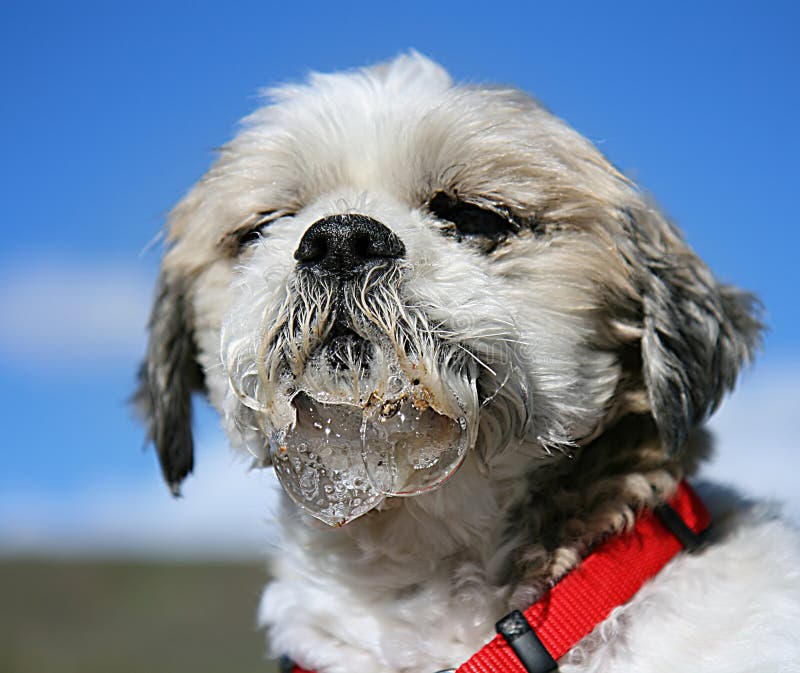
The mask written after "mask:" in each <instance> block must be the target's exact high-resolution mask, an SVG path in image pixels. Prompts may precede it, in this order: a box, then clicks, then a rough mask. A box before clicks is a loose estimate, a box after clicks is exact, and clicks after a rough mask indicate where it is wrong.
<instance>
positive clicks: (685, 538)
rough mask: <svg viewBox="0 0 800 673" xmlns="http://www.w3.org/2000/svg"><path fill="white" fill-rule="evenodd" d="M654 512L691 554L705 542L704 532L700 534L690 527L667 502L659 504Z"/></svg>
mask: <svg viewBox="0 0 800 673" xmlns="http://www.w3.org/2000/svg"><path fill="white" fill-rule="evenodd" d="M653 512H654V513H655V515H656V516H657V517H658V520H659V521H660V522H661V523H662V524H663V525H664V528H666V529H667V530H668V531H669V532H670V533H672V534H673V535H674V536H675V537H676V538H678V542H680V543H681V544H682V545H683V548H684V549H685V550H686V551H687V552H689V553H690V554H692V553H694V552H696V551H697V550H698V549H699V548H700V547H701V546H702V545H703V544H704V543H705V536H704V535H703V534H700V535H698V534H697V533H695V532H694V531H693V530H692V529H691V528H689V526H687V525H686V522H685V521H684V520H683V519H682V518H681V515H680V514H678V513H677V512H676V511H675V510H674V509H673V508H672V507H670V506H669V505H668V504H667V503H663V504H661V505H658V507H656V508H655V509H654V510H653Z"/></svg>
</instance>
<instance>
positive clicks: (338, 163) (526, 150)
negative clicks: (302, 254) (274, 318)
mask: <svg viewBox="0 0 800 673" xmlns="http://www.w3.org/2000/svg"><path fill="white" fill-rule="evenodd" d="M268 96H269V102H268V104H267V105H265V106H264V107H262V108H261V109H259V110H257V111H256V112H254V113H253V114H252V115H250V116H249V117H248V118H247V119H246V120H245V121H244V124H243V128H242V131H241V132H240V133H239V134H238V135H237V136H236V138H234V139H233V140H232V141H231V142H230V143H229V144H228V145H226V146H225V147H224V148H223V150H222V152H221V155H220V158H219V159H218V160H217V162H216V163H215V164H214V166H213V167H212V168H211V169H210V170H209V172H208V173H207V174H206V176H204V178H203V179H202V180H201V181H200V182H199V183H198V185H197V186H196V187H195V188H194V189H193V190H192V192H190V194H189V195H187V197H186V198H185V199H184V200H183V201H182V202H181V204H179V206H178V207H177V208H176V210H175V211H174V212H173V214H172V217H171V218H170V238H171V240H172V241H173V242H174V243H175V244H176V245H175V248H174V249H173V252H174V254H170V255H169V259H168V260H167V264H168V265H169V264H170V263H171V261H172V259H174V258H176V257H180V258H182V259H183V260H184V262H186V261H187V260H190V261H191V264H190V266H191V267H194V268H195V269H199V268H202V267H203V266H207V265H208V264H210V263H213V262H214V258H215V257H216V256H218V254H219V241H220V240H221V239H223V238H224V237H225V236H226V235H230V234H231V233H232V232H235V231H237V230H239V229H240V228H241V227H242V226H243V224H246V223H247V222H248V221H250V220H251V219H252V218H253V217H254V216H256V215H257V214H258V213H263V212H265V211H269V212H273V211H279V212H285V213H300V212H301V211H303V210H304V209H305V208H306V207H308V206H309V205H310V204H313V203H315V201H317V200H319V199H320V198H322V197H328V196H330V195H336V194H337V193H348V194H359V193H361V194H364V195H374V194H383V195H388V196H390V197H391V201H392V202H393V203H396V204H400V205H401V206H403V207H408V208H412V209H414V208H419V207H422V206H425V205H426V204H427V203H428V201H429V200H430V199H431V197H432V196H433V195H434V194H435V193H436V192H437V191H445V192H448V193H451V194H458V195H459V196H460V197H467V198H469V197H475V198H478V199H482V200H487V201H490V202H494V203H501V204H504V206H507V207H509V208H510V209H512V210H515V211H516V212H518V213H521V214H523V215H524V216H529V215H532V216H538V215H539V214H540V213H541V212H542V211H543V210H546V209H548V208H552V204H553V203H555V202H559V203H563V202H564V195H565V194H566V195H567V196H569V200H571V201H572V202H578V201H582V200H584V199H588V200H596V199H597V198H598V195H602V198H608V199H610V200H614V201H619V200H620V198H618V197H619V196H620V194H621V191H625V190H627V189H628V185H627V184H623V183H624V179H621V176H619V174H618V173H616V171H614V169H613V167H611V166H610V164H608V162H606V160H605V159H604V158H603V157H602V155H600V153H599V152H597V150H596V149H595V148H594V147H593V146H592V145H591V143H589V142H588V141H586V140H585V139H584V138H583V137H582V136H580V135H579V134H577V133H576V132H574V131H573V130H572V129H570V128H569V127H568V126H567V125H566V124H564V123H563V122H561V121H560V120H559V119H557V118H556V117H554V116H552V115H550V114H549V113H548V112H547V111H545V110H544V109H543V108H541V106H539V105H538V104H537V103H535V102H534V101H533V100H532V99H531V98H530V97H529V96H527V95H526V94H524V93H522V92H520V91H518V90H515V89H511V88H507V87H491V86H462V85H454V84H453V82H452V81H451V80H450V78H449V76H448V75H447V74H446V73H445V72H444V70H442V69H441V68H440V67H439V66H437V65H436V64H434V63H432V62H431V61H428V60H427V59H424V58H423V57H420V56H418V55H413V54H412V55H409V56H405V57H401V58H399V59H396V60H395V61H393V62H391V63H390V64H388V65H384V66H378V67H373V68H368V69H364V70H359V71H355V72H350V73H343V74H333V75H314V76H312V77H311V78H310V79H309V81H308V83H306V84H303V85H294V86H284V87H280V88H277V89H274V90H272V91H270V92H268ZM581 208H583V209H584V210H586V208H584V206H581ZM183 247H187V248H188V247H191V254H188V253H189V251H188V250H187V251H186V253H187V254H183V252H182V248H183ZM181 266H185V264H182V265H181ZM184 271H191V269H190V268H186V269H184Z"/></svg>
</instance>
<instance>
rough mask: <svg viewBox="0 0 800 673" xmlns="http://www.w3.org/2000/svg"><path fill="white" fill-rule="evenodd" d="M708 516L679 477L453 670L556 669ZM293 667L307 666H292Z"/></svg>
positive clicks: (540, 672) (537, 672) (536, 672)
mask: <svg viewBox="0 0 800 673" xmlns="http://www.w3.org/2000/svg"><path fill="white" fill-rule="evenodd" d="M710 521H711V519H710V516H709V514H708V511H707V510H706V508H705V506H704V505H703V503H702V501H701V500H700V498H699V497H698V496H697V494H696V493H695V492H694V491H693V490H692V488H691V487H690V486H689V485H688V484H687V483H686V482H685V481H684V482H681V484H680V485H679V487H678V490H677V492H676V494H675V495H674V497H673V498H672V499H671V500H670V502H669V505H668V506H664V505H662V506H661V507H660V508H658V509H657V510H656V511H655V512H645V513H643V514H642V515H641V516H640V517H639V518H638V519H637V522H636V525H635V526H634V527H633V529H632V530H631V531H629V532H626V533H621V534H619V535H615V536H614V537H611V538H609V539H608V540H606V541H605V542H603V543H602V544H601V545H600V546H598V547H597V548H596V549H595V550H594V551H593V552H592V553H591V554H589V556H587V557H586V558H585V559H584V560H583V561H582V562H581V564H580V565H579V566H578V567H577V568H575V569H574V570H573V571H572V572H570V573H569V574H568V575H566V576H565V577H564V578H562V579H561V580H560V581H559V582H558V583H557V584H556V585H555V586H553V588H552V589H551V590H550V591H549V592H547V594H545V595H544V596H543V597H542V598H541V600H539V601H538V602H537V603H534V604H533V605H531V606H530V607H529V608H528V609H527V610H525V613H524V619H523V618H522V616H521V615H519V613H512V614H511V615H509V617H506V618H504V619H503V620H501V621H500V622H498V631H499V634H498V635H497V636H495V638H493V639H492V640H491V641H490V642H489V643H487V644H486V645H485V646H484V647H483V648H481V649H480V650H479V651H478V652H476V653H475V654H474V655H473V656H472V657H471V658H470V659H469V660H468V661H467V662H465V663H464V664H462V665H461V666H459V668H458V669H457V673H546V672H547V671H553V670H556V665H555V661H556V660H558V659H560V658H561V657H562V656H564V655H565V654H566V653H567V652H568V651H569V650H571V649H572V648H573V647H574V646H575V645H576V644H577V643H578V642H580V641H581V640H582V639H583V638H584V637H586V636H587V635H588V634H589V633H591V631H592V630H593V629H594V627H595V626H597V625H598V624H599V623H600V622H602V621H604V620H605V619H606V618H607V617H608V615H609V614H610V613H611V611H612V610H613V609H614V608H615V607H617V606H620V605H623V604H625V603H627V602H628V601H629V600H630V599H631V598H633V596H634V595H635V594H636V592H638V591H639V589H640V588H641V587H642V585H643V584H644V583H645V582H647V580H649V579H651V578H652V577H654V576H655V575H657V574H658V572H659V571H660V570H661V569H662V568H663V567H664V566H665V565H666V564H667V563H668V562H669V561H670V559H672V558H673V557H674V556H675V555H676V554H677V553H678V552H679V551H681V550H682V549H683V548H684V547H687V546H692V543H693V542H695V541H696V540H697V536H698V535H699V534H700V533H702V532H703V531H704V530H705V529H706V528H707V527H708V526H709V524H710ZM526 622H527V623H526ZM531 652H533V654H531ZM523 662H524V663H523ZM293 673H311V672H310V671H306V670H304V669H302V668H300V667H299V666H295V667H294V668H293ZM432 673H433V672H432Z"/></svg>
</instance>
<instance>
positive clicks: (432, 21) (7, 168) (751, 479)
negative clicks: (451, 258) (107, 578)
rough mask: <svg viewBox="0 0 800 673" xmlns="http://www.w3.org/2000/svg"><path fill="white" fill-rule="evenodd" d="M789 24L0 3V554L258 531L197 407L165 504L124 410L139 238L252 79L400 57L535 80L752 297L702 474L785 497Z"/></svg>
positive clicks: (147, 237)
mask: <svg viewBox="0 0 800 673" xmlns="http://www.w3.org/2000/svg"><path fill="white" fill-rule="evenodd" d="M799 19H800V10H798V9H797V6H796V5H794V4H792V3H769V2H758V3H744V2H742V3H719V4H713V3H702V4H701V3H676V2H670V3H632V2H631V3H626V2H619V3H591V2H585V3H582V2H571V3H539V2H528V3H504V2H494V3H491V4H489V3H474V4H471V3H465V2H459V3H447V2H445V3H413V2H409V3H403V4H402V5H398V4H396V3H395V4H388V3H384V4H382V3H375V2H371V3H365V2H362V3H357V2H356V3H319V4H309V3H302V2H295V3H265V2H251V3H243V2H231V3H226V4H225V6H224V7H223V6H222V5H221V3H203V2H194V3H188V2H186V3H177V2H173V3H159V4H156V3H150V2H136V3H124V2H116V3H110V2H95V3H88V2H73V3H61V2H53V3H40V2H25V3H14V2H4V3H3V4H2V6H0V62H2V64H3V65H2V70H0V78H2V89H1V90H2V92H3V95H2V96H0V136H1V137H2V145H1V147H2V152H3V156H2V163H0V172H2V175H1V179H0V185H2V193H3V199H2V201H3V217H2V224H1V225H0V226H2V232H3V245H2V247H0V315H2V316H3V325H0V409H2V418H3V433H2V436H3V442H4V444H5V446H4V448H3V451H2V453H0V548H1V547H2V546H3V544H4V540H5V543H6V544H7V545H10V544H12V543H14V544H17V543H19V544H21V545H23V546H24V544H28V545H29V546H31V547H36V545H46V542H47V540H52V538H53V531H54V530H61V531H66V533H65V537H71V538H72V539H75V538H76V537H79V534H80V533H81V531H83V532H86V531H89V530H94V531H95V533H94V534H93V535H94V537H93V538H92V539H93V540H95V541H96V542H97V541H98V540H99V541H100V542H98V544H99V546H101V547H102V546H103V544H107V545H108V546H110V547H113V546H114V539H113V538H114V537H115V536H117V537H119V536H122V537H124V536H125V534H127V533H126V531H128V532H129V531H134V532H135V531H136V530H140V533H138V534H137V535H138V537H137V535H135V534H133V533H130V536H129V537H130V539H131V540H133V542H131V544H134V545H135V544H139V543H140V542H142V540H145V539H148V540H150V542H149V543H148V544H151V545H152V547H153V548H154V549H163V548H164V545H166V546H169V544H170V540H171V539H173V538H170V535H172V536H173V537H174V536H175V535H177V533H176V532H175V528H174V526H175V525H178V524H179V525H180V530H181V531H182V532H181V535H185V536H186V538H187V540H189V541H188V542H186V544H188V545H191V544H193V543H192V542H191V540H190V539H189V538H192V536H195V538H192V539H197V540H202V538H203V534H204V531H209V530H215V531H216V530H218V529H220V530H221V529H230V528H231V526H230V520H236V521H239V522H242V523H241V525H240V526H238V527H235V528H237V530H239V531H240V534H239V537H236V536H234V537H235V539H232V541H231V545H232V547H235V546H236V545H237V544H238V545H240V547H241V548H244V547H247V545H253V544H256V543H255V542H254V540H256V539H258V536H259V534H260V532H261V531H260V529H259V530H257V531H256V532H255V533H254V532H253V531H254V528H255V529H258V528H259V526H262V525H263V524H262V522H263V519H264V516H265V515H262V514H261V513H260V510H259V509H258V508H257V507H254V506H253V503H254V502H257V501H259V502H260V500H261V499H262V498H263V492H264V491H265V490H266V489H267V488H272V486H271V481H270V480H269V478H268V477H263V476H255V475H250V476H248V477H246V479H249V481H248V482H247V483H248V485H247V487H243V486H241V487H240V482H239V481H237V480H239V479H242V473H243V468H242V466H240V465H238V464H236V463H235V462H234V461H232V460H231V459H230V458H229V457H228V455H227V454H226V452H225V450H224V448H223V445H224V440H223V439H222V437H221V435H220V433H219V430H218V429H217V426H216V421H215V419H214V417H213V415H212V414H210V413H209V412H208V411H207V410H203V409H201V413H200V418H199V432H198V436H199V438H200V442H199V443H200V459H201V460H200V464H199V468H198V477H197V478H196V480H195V482H194V485H190V486H189V487H187V497H186V498H184V501H190V502H189V504H186V502H182V503H181V504H178V505H175V504H174V503H172V502H171V501H170V500H169V498H167V496H166V494H165V493H164V492H163V489H162V488H161V486H160V484H159V475H158V472H157V469H156V464H155V459H154V456H153V455H152V452H151V451H143V450H142V433H141V430H140V429H139V428H138V426H137V425H136V424H135V423H134V422H133V420H132V419H131V414H130V412H129V410H128V409H127V407H126V406H125V399H126V398H127V396H128V395H129V392H130V390H131V387H132V382H133V375H134V371H135V369H136V366H137V363H138V359H139V357H140V354H141V352H142V350H143V346H144V323H145V321H146V316H147V311H148V302H149V298H150V294H151V288H152V283H153V279H154V276H155V269H156V266H157V263H158V256H159V248H158V245H156V246H150V247H148V245H149V244H150V243H151V241H152V240H153V238H154V236H155V235H156V234H157V233H158V231H159V228H160V227H161V225H162V223H163V220H164V216H165V214H166V212H168V210H169V209H170V207H171V206H172V205H173V204H174V203H175V202H176V201H177V200H178V199H179V198H180V196H181V195H182V194H183V193H184V191H185V190H186V189H188V187H189V186H190V185H191V184H192V182H193V181H195V180H196V179H197V178H198V177H199V176H200V175H201V174H202V172H203V171H204V169H205V168H206V167H207V166H208V165H209V163H210V161H211V160H212V158H213V148H214V147H217V146H219V145H220V144H222V143H224V142H225V141H226V140H227V139H229V138H230V137H231V135H232V134H233V133H234V131H235V128H236V122H237V120H238V119H239V118H241V117H242V116H243V115H245V114H247V113H248V112H250V111H251V110H252V109H253V108H254V107H255V106H256V105H257V104H258V100H257V96H256V94H257V92H258V90H259V89H260V88H261V87H265V86H269V85H273V84H276V83H281V82H285V81H290V80H295V79H298V78H302V77H304V76H305V74H306V73H308V72H309V71H311V70H321V71H331V70H337V69H341V68H349V67H355V66H360V65H366V64H370V63H373V62H375V61H380V60H385V59H387V58H390V57H392V56H394V55H396V54H397V53H399V52H401V51H404V50H406V49H408V48H415V49H417V50H419V51H421V52H422V53H424V54H426V55H428V56H430V57H432V58H434V59H436V60H438V61H439V62H441V63H442V64H443V65H444V66H445V67H447V68H448V69H449V70H450V71H451V73H452V74H453V75H454V76H455V77H456V78H457V79H462V80H470V81H494V82H504V83H513V84H515V85H517V86H519V87H521V88H523V89H525V90H526V91H529V92H530V93H532V94H533V95H535V96H536V97H537V98H539V99H540V100H542V101H543V102H544V103H545V104H546V105H547V106H548V107H549V108H550V109H551V110H553V111H554V112H556V113H557V114H558V115H559V116H561V117H563V118H565V119H566V120H567V121H569V122H570V123H571V124H572V125H573V126H575V127H576V128H577V129H578V130H579V131H581V132H582V133H583V134H585V135H586V136H588V137H589V138H590V139H591V140H592V141H594V142H595V143H596V144H598V145H599V147H600V148H601V149H602V150H603V151H604V152H605V153H606V154H607V155H608V156H609V157H610V158H611V159H612V161H614V162H615V163H616V164H617V165H618V166H619V167H620V168H621V169H622V170H623V171H624V172H626V173H627V174H629V175H630V176H632V177H633V178H634V179H635V180H637V181H638V182H639V183H640V184H642V185H643V186H644V187H645V188H646V189H647V190H649V191H650V192H651V193H652V194H653V195H654V196H655V198H656V199H657V201H658V202H659V203H660V204H661V205H662V206H663V207H664V209H665V210H666V212H667V213H668V214H669V215H670V216H671V217H673V218H674V219H675V220H676V221H677V222H678V223H679V224H680V225H681V227H682V228H683V229H684V231H685V232H686V235H687V238H688V240H689V241H690V243H691V244H692V245H693V246H694V247H695V249H696V250H697V251H698V252H699V253H700V254H701V255H702V256H703V257H704V258H705V259H706V260H707V261H708V262H709V264H710V265H711V267H712V268H713V269H714V270H715V272H716V273H717V274H718V276H719V277H721V278H723V279H725V280H729V281H733V282H736V283H737V284H740V285H742V286H744V287H747V288H749V289H752V290H755V291H756V292H757V293H758V294H759V295H760V296H761V297H762V299H763V300H764V303H765V305H766V307H767V319H768V322H769V324H770V328H771V331H770V333H769V336H768V338H767V340H766V350H765V354H764V356H763V357H762V359H761V361H760V364H759V365H758V366H757V367H756V369H755V370H754V371H753V372H752V373H750V374H749V375H748V376H747V377H746V378H745V382H744V384H743V386H742V390H741V392H740V393H738V394H737V396H735V397H734V398H733V399H732V400H731V402H730V404H729V405H728V407H726V408H725V409H723V411H722V413H721V415H720V418H719V419H718V420H717V421H715V423H716V427H717V429H718V431H719V433H720V434H721V435H722V439H723V442H722V444H723V448H722V449H721V450H720V454H719V455H720V458H719V459H718V461H717V463H715V466H714V468H713V469H714V470H717V472H713V470H712V474H717V475H719V476H721V477H723V478H725V479H731V480H734V481H736V480H739V481H741V482H742V483H744V484H745V485H746V486H752V487H753V488H754V489H755V490H757V491H759V492H762V493H764V494H770V493H773V492H774V493H777V494H781V493H783V491H782V490H781V489H784V490H785V491H786V492H787V493H790V494H791V493H792V492H793V491H794V490H796V489H795V487H794V484H793V483H792V481H790V480H789V479H788V477H787V476H785V475H787V474H791V473H792V472H793V471H794V468H796V467H797V465H798V459H797V457H796V455H797V451H796V449H797V448H798V447H797V446H796V444H795V443H794V439H793V437H792V435H793V434H794V433H793V431H792V422H793V420H794V418H795V417H796V416H797V413H798V412H800V394H798V386H797V383H796V382H797V380H798V379H797V377H798V375H800V336H799V335H800V312H798V310H797V299H796V292H797V288H799V287H800V268H799V267H800V265H798V264H797V261H796V260H797V249H798V244H800V233H798V224H797V216H796V214H795V213H796V206H795V202H796V198H797V185H798V182H799V180H798V178H800V171H798V168H797V157H798V156H800V140H799V138H800V135H799V134H798V131H797V117H798V108H799V107H800V106H799V105H798V103H800V86H798V74H797V73H798V71H800V46H798V45H799V44H800V43H798V41H797V39H796V32H797V27H798V25H800V21H799ZM726 419H727V420H726ZM759 444H761V445H762V446H759ZM727 446H730V447H731V448H730V449H728V448H726V447H727ZM774 446H778V447H779V448H778V449H777V450H774V449H773V447H774ZM737 461H738V462H737ZM742 461H743V462H742ZM748 461H749V462H748ZM786 461H790V462H791V467H792V470H786ZM204 466H205V467H204ZM782 467H783V475H784V476H782V477H781V478H777V477H773V476H772V475H773V474H774V472H771V470H777V471H781V468H782ZM781 479H782V480H783V481H781ZM759 480H760V481H759ZM267 482H269V483H267ZM242 483H243V482H242ZM781 484H783V485H781ZM209 494H213V495H211V496H210V495H209ZM212 499H216V501H217V503H218V504H217V506H216V508H215V509H214V510H213V511H214V512H221V511H224V513H225V516H229V517H231V519H227V520H226V519H224V517H222V515H217V514H212V512H211V510H209V509H208V507H207V506H206V505H203V504H202V503H204V502H205V503H208V502H209V501H210V500H212ZM134 503H136V504H135V505H134ZM225 503H229V504H230V506H228V505H226V504H225ZM204 507H205V509H203V508H204ZM798 507H799V508H800V505H798ZM192 508H195V509H192ZM237 508H238V509H237ZM265 509H268V507H265ZM131 510H138V512H139V515H138V518H136V517H133V515H132V514H131ZM244 511H246V512H247V516H248V517H250V518H246V517H245V516H244V514H243V512H244ZM798 511H800V509H798ZM165 513H166V514H165ZM126 517H127V518H126ZM170 517H173V518H175V517H177V519H175V521H173V519H172V518H170ZM181 517H182V518H181ZM215 517H216V518H215ZM221 517H222V518H221ZM210 519H213V521H214V523H213V525H212V522H211V521H210ZM245 521H247V522H248V523H245ZM156 522H161V528H158V526H157V525H156ZM165 522H166V523H165ZM176 522H177V523H176ZM137 526H138V527H139V528H138V529H137ZM215 526H216V528H215ZM93 527H94V528H93ZM156 529H158V530H159V531H161V532H159V533H158V535H162V537H158V535H155V534H154V533H152V531H154V530H156ZM148 530H149V531H150V533H148V532H147V531H148ZM142 531H143V532H142ZM86 534H87V535H88V533H86ZM148 535H150V537H149V538H148V537H147V536H148ZM153 535H155V537H153ZM103 536H105V537H103ZM103 540H105V542H103ZM237 540H238V542H237ZM15 541H16V542H15ZM20 541H22V542H20ZM142 544H144V543H143V542H142ZM159 545H161V546H159ZM197 545H198V548H199V547H202V543H201V542H198V543H197ZM12 546H13V545H12ZM256 546H257V545H256Z"/></svg>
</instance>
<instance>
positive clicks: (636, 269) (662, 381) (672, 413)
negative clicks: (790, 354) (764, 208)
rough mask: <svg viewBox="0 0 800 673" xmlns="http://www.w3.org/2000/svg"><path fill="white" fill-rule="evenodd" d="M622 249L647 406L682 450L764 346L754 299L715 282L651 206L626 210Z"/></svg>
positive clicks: (671, 444) (667, 441) (665, 436)
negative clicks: (634, 298) (633, 295)
mask: <svg viewBox="0 0 800 673" xmlns="http://www.w3.org/2000/svg"><path fill="white" fill-rule="evenodd" d="M624 220H625V222H624V225H623V226H624V227H625V229H626V230H627V231H626V234H627V236H626V241H629V242H632V244H633V245H632V249H630V250H627V251H623V254H624V255H625V257H626V258H627V259H626V261H627V263H628V264H629V265H630V266H631V267H632V271H633V278H634V283H635V287H636V292H637V293H638V294H639V300H640V302H641V303H640V308H639V311H637V312H638V313H639V319H640V321H641V323H640V326H641V358H642V374H643V379H644V384H645V387H646V390H647V396H648V398H649V405H650V409H651V413H652V415H653V418H654V419H655V422H656V425H657V427H658V430H659V433H660V434H661V438H662V441H663V443H664V446H665V448H667V449H668V450H670V451H673V452H675V451H678V450H680V449H681V448H683V446H684V444H685V443H686V440H687V437H688V434H689V431H690V430H691V429H692V427H694V426H695V425H697V424H698V423H701V422H702V421H704V420H705V419H706V418H707V416H708V415H709V414H711V413H712V412H713V411H714V410H715V409H716V407H717V405H718V404H719V402H720V400H721V398H722V396H723V394H724V393H726V392H727V391H729V390H731V389H733V386H734V384H735V382H736V379H737V376H738V373H739V370H740V368H741V367H742V365H743V364H744V363H746V362H749V361H751V360H752V358H753V355H754V353H755V350H756V349H757V348H758V346H759V344H760V341H761V333H762V330H763V325H762V323H761V322H760V320H759V313H760V308H761V304H760V302H759V301H758V299H756V297H755V296H753V295H752V294H750V293H748V292H744V291H742V290H740V289H738V288H736V287H733V286H731V285H723V284H719V283H717V281H716V280H715V278H714V276H713V275H712V273H711V271H710V270H709V269H708V267H707V266H706V265H705V264H704V263H703V261H702V260H700V258H699V257H697V255H695V253H694V252H693V251H692V250H691V249H690V248H689V246H688V245H687V244H686V243H685V242H684V241H683V239H682V237H681V235H680V233H679V232H678V231H677V229H675V228H674V227H673V226H672V225H670V224H669V223H668V222H667V221H666V220H665V219H664V218H663V217H662V216H661V215H660V214H659V213H658V212H657V211H656V210H655V209H654V208H653V209H651V208H648V207H646V206H643V207H641V208H640V209H638V210H627V211H625V213H624Z"/></svg>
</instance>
